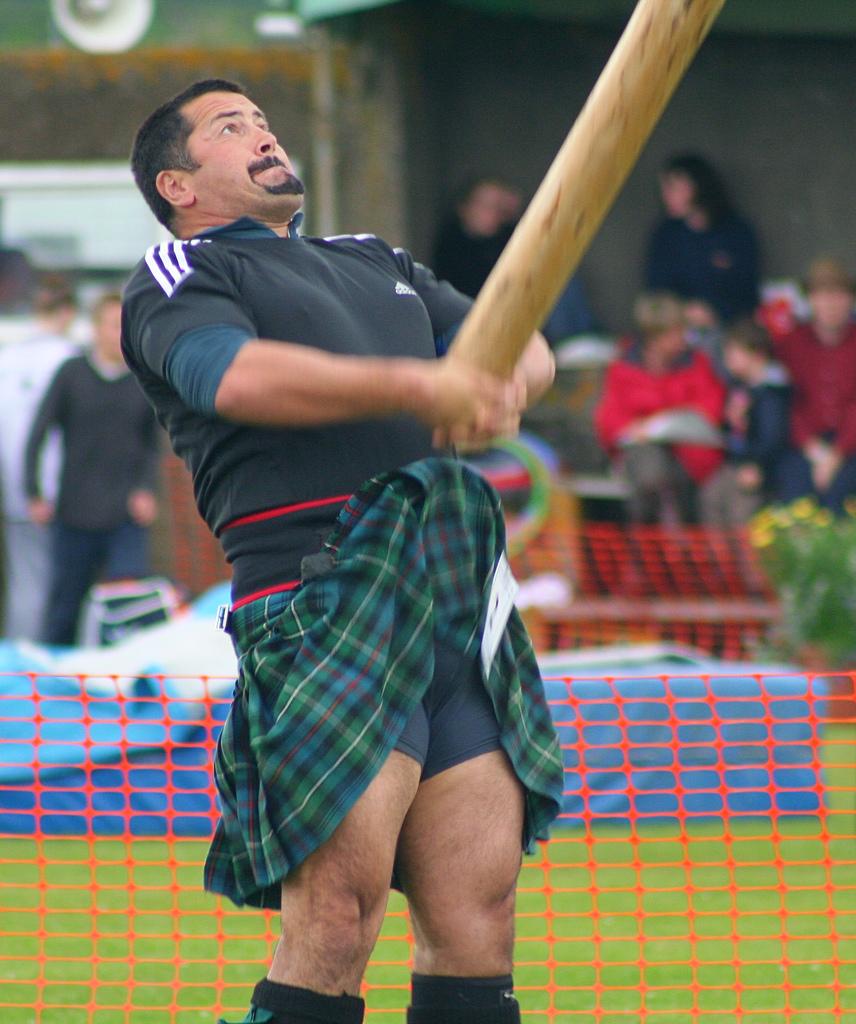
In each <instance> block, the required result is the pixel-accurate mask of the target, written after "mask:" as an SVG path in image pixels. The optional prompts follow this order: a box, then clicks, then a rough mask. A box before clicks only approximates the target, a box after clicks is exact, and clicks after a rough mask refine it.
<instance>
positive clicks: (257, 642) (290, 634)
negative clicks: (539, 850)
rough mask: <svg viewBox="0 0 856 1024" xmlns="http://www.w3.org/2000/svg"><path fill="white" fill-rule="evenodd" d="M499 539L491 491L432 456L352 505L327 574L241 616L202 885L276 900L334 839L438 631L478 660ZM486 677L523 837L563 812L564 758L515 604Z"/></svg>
mask: <svg viewBox="0 0 856 1024" xmlns="http://www.w3.org/2000/svg"><path fill="white" fill-rule="evenodd" d="M504 545H505V528H504V524H503V519H502V513H501V510H500V506H499V498H498V496H497V495H496V493H495V492H494V490H493V488H492V487H491V486H490V485H489V484H488V483H487V482H486V481H485V480H484V479H483V478H482V477H481V476H480V475H479V474H478V473H476V472H475V471H474V470H471V469H469V468H467V467H466V466H464V465H463V464H462V463H460V462H456V461H454V460H452V459H443V458H429V459H424V460H421V461H419V462H416V463H412V464H411V465H409V466H406V467H405V468H403V469H401V470H396V471H394V472H392V473H387V474H384V475H382V476H380V477H376V478H374V479H372V480H370V481H369V482H368V483H367V484H365V485H364V486H363V487H362V489H361V490H360V491H358V492H357V493H356V494H354V495H353V496H352V497H351V498H350V500H349V501H348V502H347V504H346V505H345V507H344V508H343V509H342V511H341V513H340V515H339V518H338V520H337V523H336V525H335V527H334V529H333V531H332V532H331V534H330V536H329V537H328V539H327V541H326V549H327V551H328V552H329V553H330V554H331V555H332V559H331V560H330V565H331V569H330V571H328V572H327V573H326V574H324V575H321V576H319V577H316V578H314V579H311V580H309V581H307V582H305V583H304V585H303V586H301V587H300V588H299V589H298V590H297V591H295V592H292V593H291V594H276V595H272V596H270V597H266V598H262V599H259V600H258V601H254V602H252V603H251V604H249V605H246V606H244V607H243V608H240V609H238V610H237V611H235V612H234V613H233V618H232V634H233V638H234V640H235V645H236V648H237V649H238V653H239V660H238V681H237V684H236V689H235V699H234V702H233V704H232V707H231V709H230V713H229V717H228V719H227V721H226V723H225V725H224V728H223V732H222V734H221V737H220V740H219V743H218V749H217V755H216V758H215V778H216V782H217V787H218V791H219V794H220V798H221V811H222V816H221V819H220V821H219V823H218V826H217V830H216V833H215V836H214V839H213V841H212V845H211V849H210V851H209V854H208V858H207V861H206V865H205V886H206V888H207V889H209V890H213V891H215V892H219V893H223V894H225V895H226V896H228V897H229V898H230V899H231V900H232V901H233V902H235V903H237V904H244V903H249V904H253V905H255V906H264V907H278V906H279V903H280V882H281V880H282V879H283V878H285V876H286V875H287V874H288V873H289V871H291V870H292V869H293V868H295V867H296V866H297V865H298V864H300V863H301V861H303V860H304V859H305V858H306V857H307V856H308V855H309V854H310V853H311V852H312V851H313V850H314V849H316V848H317V847H318V846H319V845H320V844H321V843H323V842H324V840H325V839H327V838H328V837H329V836H330V834H331V833H332V832H333V830H334V829H335V828H336V826H337V825H338V824H339V822H340V821H341V820H342V818H343V817H344V816H345V814H346V813H347V812H348V810H349V808H350V807H351V806H352V805H353V803H354V802H355V801H356V800H357V798H358V797H359V796H360V794H361V793H362V792H363V791H364V790H365V789H366V787H367V786H368V784H369V783H370V782H371V780H372V778H373V777H374V776H375V775H376V774H377V772H378V771H379V769H380V767H381V766H382V764H383V763H384V761H385V760H386V758H387V756H388V755H389V753H390V751H391V750H392V748H393V746H394V744H395V742H396V740H397V739H398V736H399V735H400V733H401V731H402V729H403V727H404V725H405V723H406V722H407V720H408V718H409V717H410V715H411V713H412V712H413V711H414V710H415V709H416V707H417V705H418V703H419V702H420V701H421V699H422V697H423V695H424V693H425V691H426V689H427V687H428V685H429V684H430V682H431V678H432V675H433V671H434V638H435V634H436V636H437V638H438V639H443V640H444V641H445V642H447V643H448V644H450V645H451V646H453V647H454V649H456V650H459V651H460V652H462V653H464V652H466V653H468V654H471V655H472V656H476V657H477V656H478V649H479V645H480V640H481V635H482V628H483V625H484V620H485V615H486V605H487V597H488V594H489V588H490V583H491V579H492V571H493V568H494V566H495V564H496V561H497V558H498V557H499V555H500V554H501V552H502V551H503V550H504ZM485 682H486V687H487V690H488V693H489V694H490V697H491V700H492V702H493V705H494V709H495V711H496V715H497V719H498V721H499V724H500V730H501V743H502V746H503V748H504V750H505V751H506V753H507V754H508V756H509V758H510V760H511V763H512V765H513V766H514V769H515V771H516V773H517V775H518V777H519V778H520V781H521V782H522V784H523V786H524V787H525V790H526V812H527V813H526V837H525V841H526V845H527V846H529V845H530V844H531V842H532V841H533V840H534V839H536V838H544V837H545V836H546V834H547V829H548V826H549V824H550V822H551V821H552V820H553V818H555V816H556V815H557V814H558V812H559V808H560V802H561V795H562V761H561V755H560V751H559V745H558V740H557V738H556V734H555V730H554V728H553V724H552V720H551V717H550V712H549V708H548V706H547V702H546V699H545V696H544V689H543V684H542V682H541V677H540V674H539V671H538V666H537V663H536V661H535V657H534V654H533V651H532V647H531V644H530V643H529V638H528V636H527V634H526V630H525V627H524V626H523V623H522V621H521V619H520V616H519V615H518V614H517V612H516V610H513V611H512V614H511V618H510V619H509V623H508V625H507V627H506V630H505V633H504V635H503V637H502V641H501V643H500V648H499V651H498V652H497V655H496V657H495V658H494V661H493V663H492V665H491V668H490V672H489V674H488V678H487V679H486V680H485Z"/></svg>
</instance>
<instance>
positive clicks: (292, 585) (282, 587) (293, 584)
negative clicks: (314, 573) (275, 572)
mask: <svg viewBox="0 0 856 1024" xmlns="http://www.w3.org/2000/svg"><path fill="white" fill-rule="evenodd" d="M299 586H300V580H289V581H288V583H278V584H277V585H276V586H275V587H266V588H265V589H264V590H257V591H256V592H255V593H253V594H247V595H246V596H245V597H240V598H238V600H237V601H235V603H234V604H233V605H232V608H231V611H236V610H237V609H238V608H243V607H244V605H245V604H252V602H253V601H258V599H259V598H260V597H270V596H271V594H282V593H283V592H284V591H286V590H295V589H296V588H297V587H299Z"/></svg>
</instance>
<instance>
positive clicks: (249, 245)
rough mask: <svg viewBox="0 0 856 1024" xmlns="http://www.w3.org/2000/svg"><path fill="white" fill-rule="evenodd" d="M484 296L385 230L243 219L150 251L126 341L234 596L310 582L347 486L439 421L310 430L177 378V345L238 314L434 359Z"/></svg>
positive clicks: (269, 326) (138, 275)
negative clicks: (211, 411)
mask: <svg viewBox="0 0 856 1024" xmlns="http://www.w3.org/2000/svg"><path fill="white" fill-rule="evenodd" d="M470 304H471V300H470V299H469V298H467V297H465V296H463V295H461V294H460V293H459V292H457V291H455V289H454V288H452V287H451V286H450V285H449V284H447V283H445V282H438V281H437V279H436V278H435V277H434V275H433V274H432V273H431V272H430V271H429V270H427V269H426V268H425V267H423V266H422V265H421V264H419V263H417V262H415V261H414V260H413V258H412V257H411V256H410V255H409V254H408V253H407V252H404V251H402V250H398V249H396V250H393V249H391V248H390V247H389V246H388V245H387V244H386V243H385V242H383V241H381V240H380V239H378V238H376V237H375V236H374V235H346V236H341V237H336V238H328V239H325V238H308V237H299V236H296V235H292V236H291V237H288V238H282V237H280V236H278V235H277V234H275V233H274V232H273V231H271V230H269V229H268V228H266V227H264V226H263V225H261V224H258V223H257V222H256V221H253V220H250V219H249V218H242V219H241V220H238V221H235V222H233V223H232V224H229V225H226V226H225V227H223V228H216V229H214V230H212V231H208V232H205V233H204V234H202V235H200V236H197V237H196V238H193V239H190V240H187V241H174V242H164V243H162V244H161V245H157V246H153V247H152V248H151V249H149V250H148V252H147V253H146V256H145V258H144V259H143V260H141V261H140V263H139V265H138V266H137V268H136V269H135V271H134V272H133V274H132V276H131V278H130V280H129V282H128V285H127V287H126V289H125V294H124V302H123V322H122V348H123V351H124V354H125V358H126V360H127V362H128V365H129V366H130V367H131V369H132V370H133V371H134V373H135V374H136V375H137V377H138V378H139V380H140V383H141V384H142V387H143V390H144V391H145V393H146V395H147V397H148V398H149V401H150V402H151V403H152V405H153V406H154V408H155V411H156V413H157V415H158V419H159V420H160V422H161V423H162V424H163V426H164V427H165V428H166V430H167V431H168V433H169V436H170V439H171V441H172V445H173V448H174V449H175V451H176V452H177V454H178V455H179V456H180V457H181V458H182V459H183V460H184V461H185V463H186V464H187V466H188V467H189V469H190V471H191V474H192V477H193V486H194V492H195V495H196V502H197V505H198V507H199V511H200V513H201V514H202V516H203V518H204V519H205V521H206V523H207V524H208V526H209V527H210V528H211V530H212V531H213V532H214V534H215V535H216V536H217V537H218V538H219V539H220V542H221V544H222V546H223V549H224V551H225V553H226V557H227V559H228V560H229V562H231V563H232V567H233V578H232V597H233V601H234V602H236V603H243V602H245V601H247V600H250V599H252V598H253V597H257V596H261V595H263V594H266V593H270V592H273V591H276V590H279V589H284V588H287V587H288V586H290V585H291V584H292V583H293V582H294V581H296V580H297V579H298V578H299V576H300V561H301V558H302V557H303V556H304V555H305V554H308V553H311V552H313V551H317V550H318V549H319V547H320V543H321V540H322V539H323V537H324V536H325V535H326V533H327V531H328V530H329V528H330V526H331V525H332V523H333V521H334V520H335V518H336V515H337V513H338V512H339V509H340V508H341V506H342V504H343V502H344V501H345V500H346V499H347V497H348V496H349V495H350V494H351V493H352V492H353V491H354V490H356V489H357V488H358V487H359V485H360V484H361V483H363V481H365V480H367V479H368V478H369V477H371V476H374V475H375V474H377V473H379V472H383V471H384V470H388V469H393V468H396V467H398V466H402V465H405V464H407V463H408V462H411V461H413V460H415V459H419V458H423V457H424V456H426V455H428V454H430V453H431V451H432V447H431V432H430V430H429V429H428V428H427V427H425V426H423V425H422V424H421V423H419V422H418V421H417V420H416V419H415V418H414V417H411V416H406V415H402V416H396V417H392V418H384V419H376V420H365V421H359V422H352V423H344V424H335V425H331V426H323V427H307V428H299V429H298V428H267V427H254V426H245V425H242V424H236V423H232V422H229V421H227V420H224V419H221V418H219V417H217V416H213V415H205V414H203V413H200V412H196V411H194V410H193V409H191V408H189V406H188V405H186V404H185V402H184V401H183V400H182V399H181V398H180V397H179V395H178V394H177V393H176V391H175V390H174V389H173V388H172V387H171V386H170V385H169V384H168V383H167V382H166V379H165V372H164V363H165V358H166V354H167V352H168V351H169V349H170V346H171V345H172V344H173V343H174V342H175V341H176V339H177V338H179V337H180V336H181V335H182V334H185V333H187V332H188V331H190V330H193V329H195V328H200V327H206V326H222V325H228V326H234V327H237V328H239V329H241V330H244V331H246V332H247V333H249V334H250V335H251V336H252V337H255V338H268V339H273V340H282V341H288V342H293V343H298V344H302V345H308V346H311V347H314V348H319V349H323V350H325V351H327V352H331V353H335V354H347V355H365V356H381V357H397V356H408V357H417V358H423V359H433V358H435V343H434V341H435V337H436V336H439V335H442V334H444V333H446V332H448V331H449V330H450V329H451V328H453V327H454V325H455V324H457V323H458V322H459V321H460V320H461V319H462V318H463V317H464V315H465V314H466V312H467V310H468V308H469V306H470Z"/></svg>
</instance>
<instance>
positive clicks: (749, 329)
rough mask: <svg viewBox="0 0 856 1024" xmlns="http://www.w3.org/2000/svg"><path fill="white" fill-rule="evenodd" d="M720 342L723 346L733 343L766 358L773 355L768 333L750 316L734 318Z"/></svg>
mask: <svg viewBox="0 0 856 1024" xmlns="http://www.w3.org/2000/svg"><path fill="white" fill-rule="evenodd" d="M722 344H723V347H724V348H725V347H727V346H729V345H735V346H736V347H737V348H741V349H743V350H744V351H746V352H752V353H753V354H755V355H764V356H767V358H772V355H773V343H772V342H771V341H770V335H769V334H768V333H767V331H766V329H765V328H764V327H763V326H762V325H761V324H759V323H758V321H757V320H754V319H753V318H752V317H751V316H745V317H741V318H740V319H739V320H735V321H734V323H733V324H732V325H731V326H730V327H729V328H728V331H727V332H726V335H725V338H724V339H723V342H722Z"/></svg>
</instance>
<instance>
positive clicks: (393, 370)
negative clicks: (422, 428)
mask: <svg viewBox="0 0 856 1024" xmlns="http://www.w3.org/2000/svg"><path fill="white" fill-rule="evenodd" d="M521 401H522V385H521V383H520V382H519V381H515V382H506V381H502V380H500V379H499V378H497V377H494V376H493V375H491V374H488V373H485V372H484V371H483V370H479V369H476V368H475V367H471V366H466V365H464V364H462V363H459V362H458V361H457V360H451V359H450V360H446V359H439V360H423V359H378V358H364V357H357V356H342V355H332V354H330V353H328V352H323V351H320V350H319V349H314V348H308V347H306V346H303V345H297V344H290V343H288V342H279V341H268V340H265V339H256V340H253V341H248V342H247V343H246V344H245V345H243V347H242V348H241V349H240V351H239V352H238V354H237V355H236V356H235V359H234V360H233V361H232V364H231V365H230V366H229V368H228V369H227V371H226V373H225V374H224V375H223V378H222V380H221V381H220V385H219V387H218V389H217V395H216V399H215V408H216V410H217V412H218V414H219V415H221V416H222V417H223V418H224V419H229V420H234V421H236V422H240V423H248V424H253V425H258V426H273V427H277V426H279V427H313V426H323V425H326V424H331V423H345V422H349V421H353V420H359V419H367V418H377V417H385V416H393V415H396V414H399V413H409V414H411V415H413V416H415V417H416V418H417V419H419V420H421V421H422V422H423V423H425V424H426V425H428V426H430V427H434V428H438V429H442V431H443V437H444V439H448V440H451V441H453V442H454V441H456V440H473V439H486V438H489V437H492V436H495V435H496V434H498V433H501V432H502V431H503V430H504V429H505V425H506V424H507V422H508V420H509V417H510V416H512V415H513V414H514V413H515V412H516V410H517V408H518V407H519V404H520V403H521Z"/></svg>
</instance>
